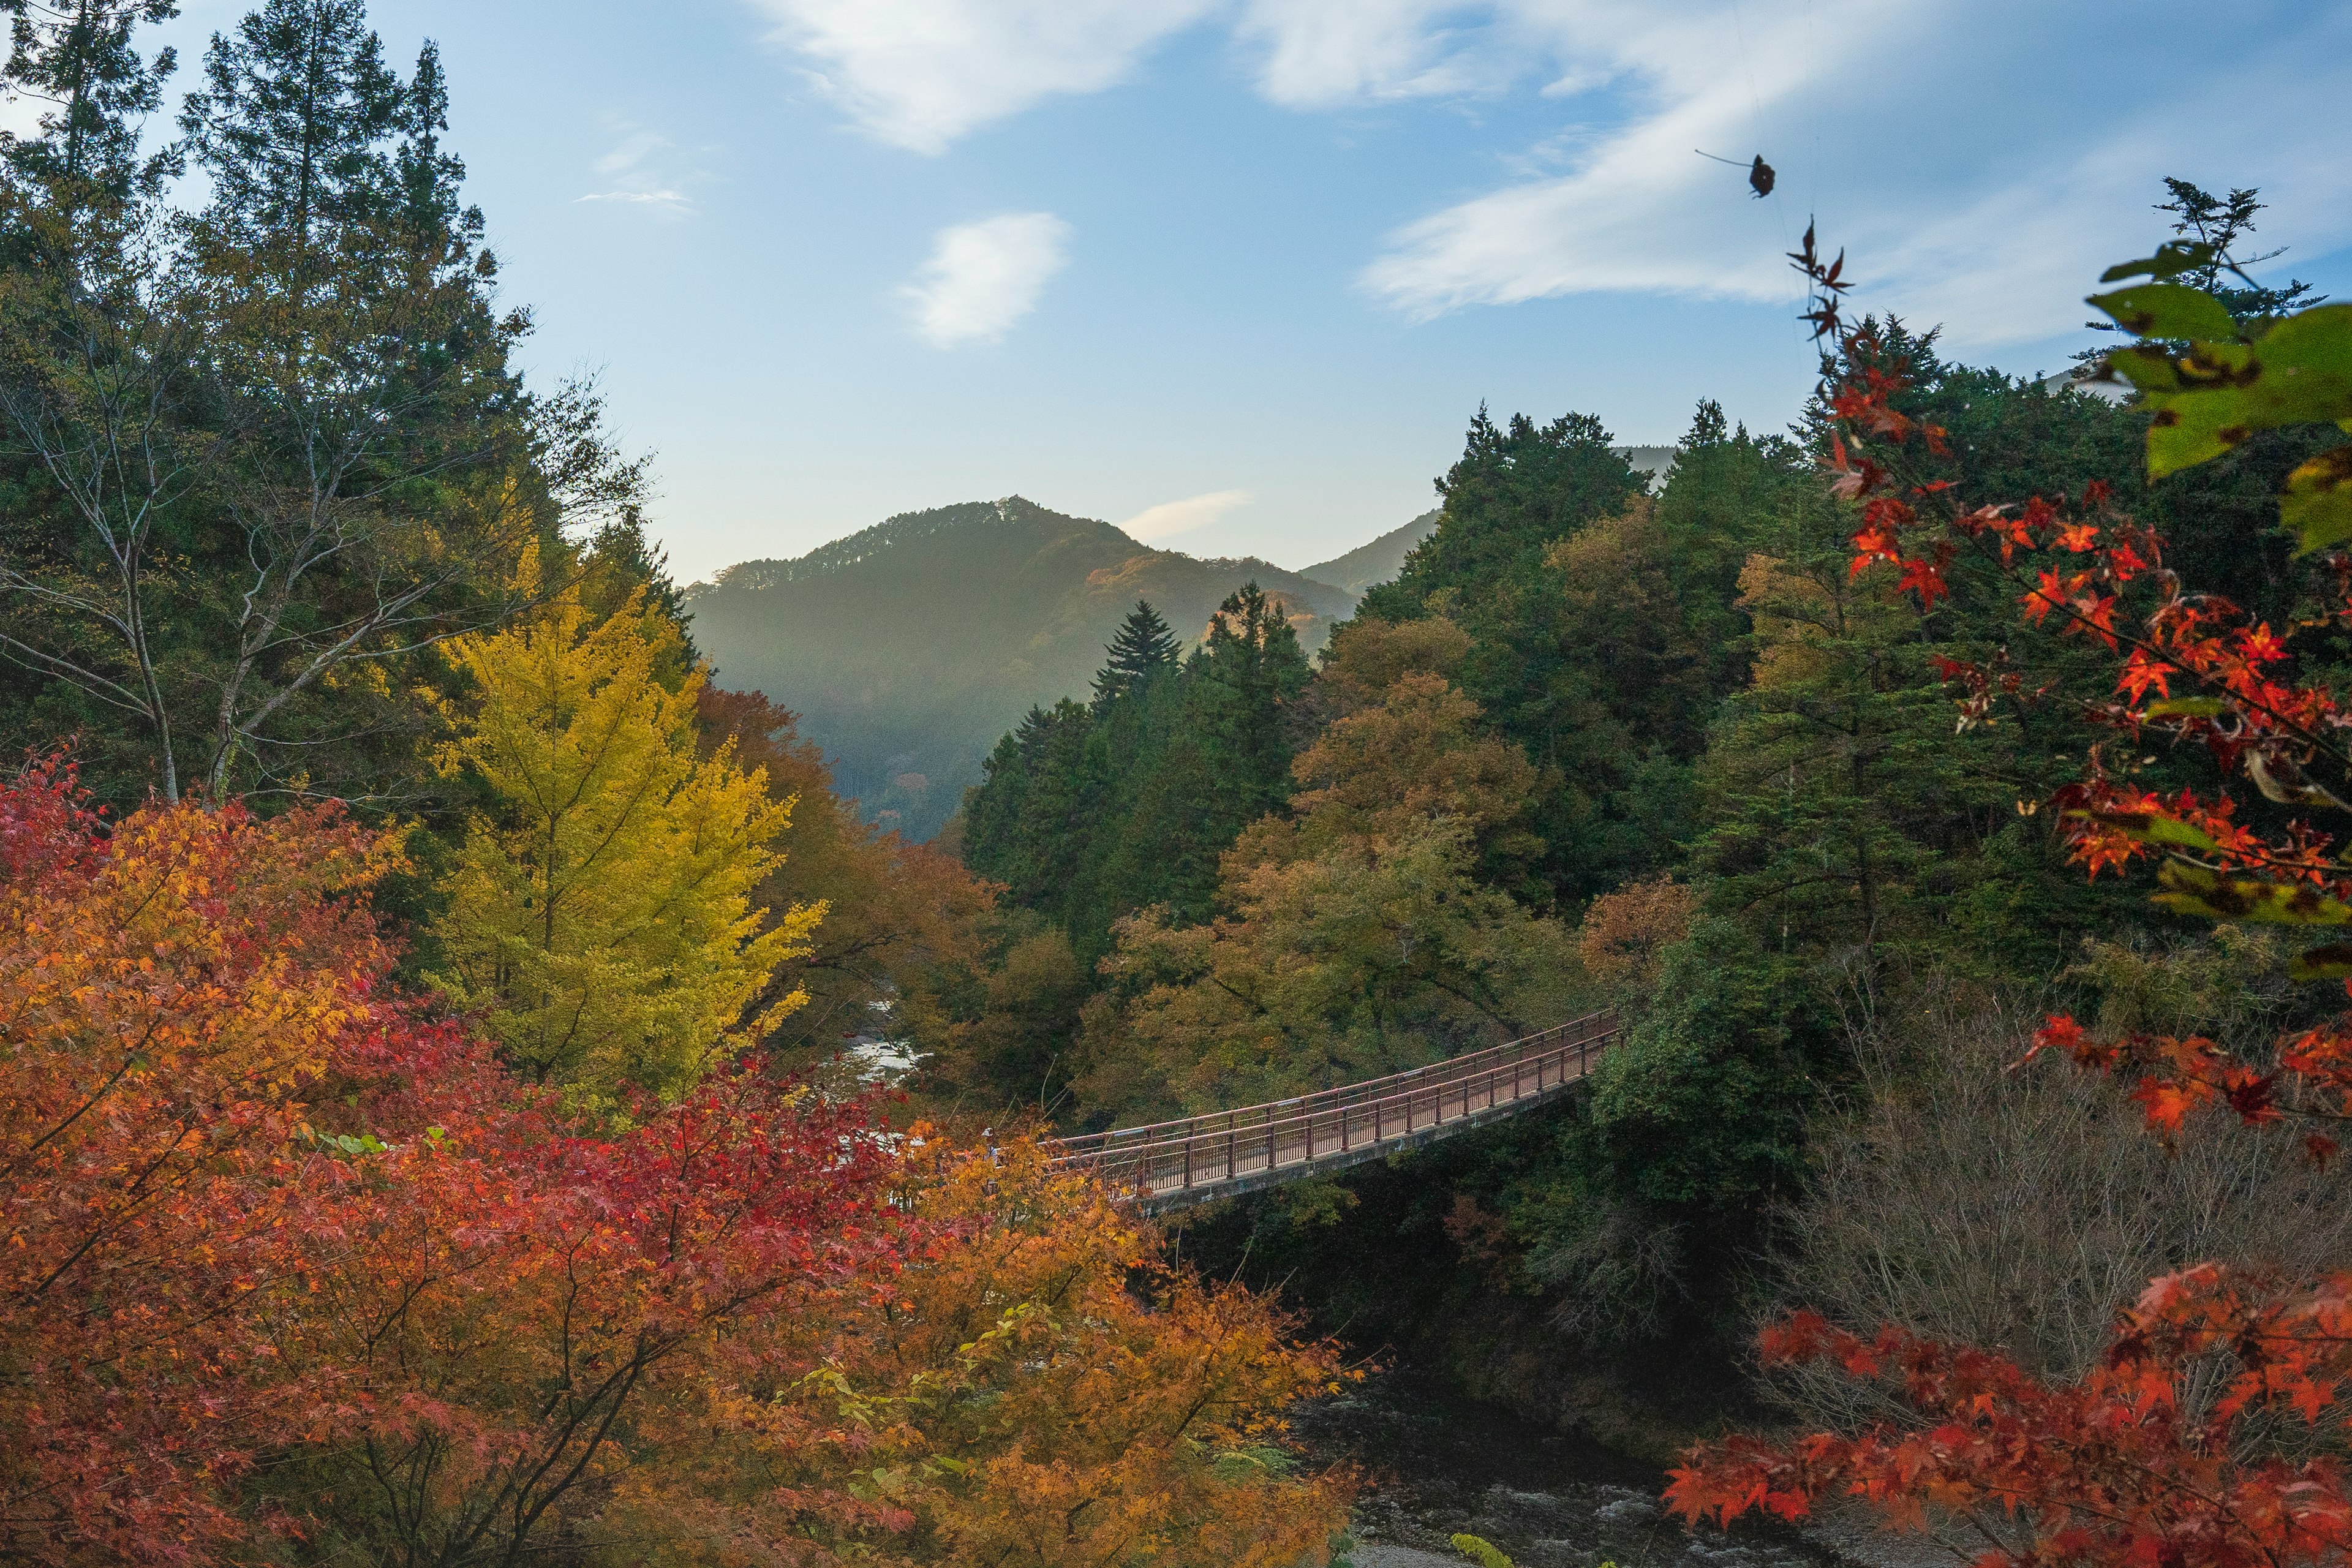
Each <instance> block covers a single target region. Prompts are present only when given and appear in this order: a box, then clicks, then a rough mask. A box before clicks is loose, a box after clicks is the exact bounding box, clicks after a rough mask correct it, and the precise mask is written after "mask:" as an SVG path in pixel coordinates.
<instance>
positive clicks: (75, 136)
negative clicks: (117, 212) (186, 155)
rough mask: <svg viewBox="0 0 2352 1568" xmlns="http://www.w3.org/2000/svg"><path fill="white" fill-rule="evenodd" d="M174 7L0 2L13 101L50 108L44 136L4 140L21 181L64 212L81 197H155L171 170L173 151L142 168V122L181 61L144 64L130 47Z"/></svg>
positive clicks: (169, 56) (112, 1)
mask: <svg viewBox="0 0 2352 1568" xmlns="http://www.w3.org/2000/svg"><path fill="white" fill-rule="evenodd" d="M179 10H180V8H179V5H178V4H177V0H0V15H5V16H8V17H9V18H10V35H11V37H10V46H11V47H10V50H9V55H8V63H7V65H6V67H5V76H6V84H7V88H8V89H9V90H10V91H11V92H14V93H16V94H19V95H21V96H23V97H26V98H31V99H34V100H37V101H39V102H42V103H45V104H47V105H48V106H49V107H48V109H47V111H46V112H44V113H43V114H42V115H41V119H40V127H41V133H40V135H38V136H37V137H34V138H30V139H24V140H20V139H17V138H15V137H10V138H7V139H6V142H5V160H6V162H7V163H8V165H9V167H10V168H11V169H12V170H13V171H14V172H15V173H16V174H18V175H20V176H23V177H26V178H29V179H32V180H35V181H37V182H40V183H43V184H52V185H56V186H60V187H62V191H61V193H60V194H61V195H63V197H64V200H65V203H66V205H68V207H79V206H80V205H83V200H84V197H85V195H89V194H97V195H103V196H107V197H110V198H112V199H114V200H118V201H119V200H122V199H124V198H127V197H129V196H130V195H132V194H133V192H134V191H137V190H141V189H145V190H147V191H151V192H152V190H153V189H154V187H155V186H156V185H157V184H160V183H161V182H162V180H163V177H164V176H165V175H166V174H169V173H170V172H171V171H172V170H173V168H174V167H176V157H175V154H174V153H173V151H171V150H166V151H164V152H162V153H156V154H155V155H154V156H152V157H151V158H149V159H147V160H145V161H144V162H142V160H141V159H140V156H139V131H140V126H139V121H140V117H141V116H143V115H146V114H150V113H152V112H153V111H154V110H155V109H156V107H157V106H158V105H160V104H161V103H162V102H163V80H164V79H165V78H167V77H169V76H170V75H171V74H172V71H173V68H174V67H175V66H176V65H177V64H178V59H177V58H176V57H175V56H174V54H173V51H172V50H170V49H165V50H163V52H161V53H160V54H158V55H157V56H156V57H155V58H153V59H152V60H148V59H144V58H142V57H141V56H140V53H139V50H138V49H137V47H134V46H133V44H132V42H131V38H132V36H133V35H134V34H135V33H136V32H137V31H138V29H139V26H140V25H141V24H142V23H157V22H167V21H169V20H171V19H172V18H173V16H178V15H179Z"/></svg>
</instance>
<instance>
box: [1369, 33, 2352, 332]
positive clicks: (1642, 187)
mask: <svg viewBox="0 0 2352 1568" xmlns="http://www.w3.org/2000/svg"><path fill="white" fill-rule="evenodd" d="M1980 3H1983V4H1985V5H1987V6H1988V9H1987V10H1977V11H1964V10H1962V9H1960V8H1958V7H1956V6H1954V5H1951V4H1950V3H1949V0H1933V3H1930V0H1908V3H1904V4H1895V3H1894V0H1813V3H1812V4H1811V5H1805V6H1803V7H1799V6H1795V5H1780V6H1771V5H1748V6H1746V7H1742V8H1738V10H1737V11H1736V12H1735V11H1733V10H1729V9H1721V8H1717V7H1713V6H1709V5H1685V6H1682V7H1677V8H1675V9H1674V10H1673V11H1668V10H1665V9H1664V8H1660V9H1658V10H1654V11H1649V12H1644V13H1643V14H1641V15H1639V16H1633V15H1627V16H1622V17H1621V18H1619V20H1620V22H1621V23H1622V26H1615V27H1612V28H1609V29H1607V30H1605V31H1604V32H1601V33H1598V34H1596V33H1594V32H1593V31H1592V30H1591V28H1590V27H1589V26H1586V24H1587V23H1588V22H1589V21H1590V16H1589V15H1588V14H1587V13H1588V12H1589V10H1590V8H1588V7H1585V6H1581V5H1575V4H1571V3H1563V4H1560V5H1556V6H1553V7H1551V8H1550V9H1549V14H1546V8H1545V7H1544V6H1542V5H1534V4H1530V5H1528V6H1527V8H1526V10H1525V11H1524V12H1523V14H1522V15H1521V16H1520V18H1519V25H1520V26H1522V27H1525V28H1529V29H1533V30H1536V31H1538V32H1540V31H1543V30H1545V29H1546V28H1548V27H1549V28H1554V29H1555V30H1554V31H1553V32H1552V34H1551V49H1550V58H1552V59H1554V60H1555V61H1557V62H1558V63H1559V65H1560V66H1561V67H1563V68H1567V69H1569V70H1571V71H1577V70H1581V71H1585V72H1588V73H1589V74H1591V75H1592V76H1594V77H1598V78H1605V79H1611V80H1613V81H1618V82H1628V81H1630V82H1633V83H1635V84H1638V91H1637V92H1636V93H1635V95H1634V107H1633V111H1632V112H1631V113H1630V114H1628V115H1627V116H1626V117H1625V118H1624V119H1623V120H1622V121H1621V122H1620V123H1617V124H1615V125H1613V126H1612V127H1611V128H1610V129H1609V130H1608V131H1607V132H1606V133H1604V134H1602V135H1601V136H1599V137H1597V138H1595V139H1594V140H1592V141H1591V142H1588V143H1587V144H1585V145H1584V146H1582V147H1580V148H1579V149H1577V150H1576V153H1575V154H1574V155H1573V156H1572V157H1571V159H1570V166H1569V168H1568V170H1567V172H1565V173H1562V174H1553V175H1549V176H1545V177H1532V175H1533V172H1532V171H1527V170H1526V166H1525V165H1521V167H1522V169H1523V171H1525V173H1523V177H1522V178H1521V179H1520V180H1519V181H1517V183H1514V184H1507V185H1505V186H1503V187H1501V188H1500V189H1497V190H1495V191H1493V192H1490V193H1488V194H1486V195H1480V196H1475V197H1473V198H1471V199H1469V200H1466V201H1464V202H1460V203H1457V204H1455V205H1452V206H1448V207H1445V208H1444V209H1442V210H1440V211H1437V212H1434V213H1432V214H1430V215H1429V216H1425V217H1423V218H1421V219H1419V220H1417V221H1415V222H1412V223H1410V224H1408V225H1406V226H1403V227H1402V228H1400V229H1399V230H1398V231H1396V232H1395V233H1394V234H1393V235H1391V237H1389V241H1388V244H1387V245H1386V247H1384V249H1383V253H1382V254H1381V255H1380V256H1379V257H1378V258H1375V259H1374V260H1373V261H1372V262H1371V263H1370V265H1369V266H1368V267H1366V268H1365V269H1364V271H1363V272H1362V274H1361V278H1360V281H1361V283H1362V285H1363V286H1364V288H1365V289H1368V290H1369V291H1370V293H1371V294H1373V295H1374V296H1376V297H1377V298H1379V299H1381V300H1384V301H1385V302H1387V303H1388V304H1390V305H1391V306H1393V307H1395V308H1396V309H1398V310H1401V311H1402V312H1404V313H1405V314H1406V315H1407V316H1409V317H1412V318H1416V319H1425V318H1428V317H1431V316H1434V315H1439V314H1443V313H1444V312H1446V311H1449V310H1457V309H1460V308H1462V307H1465V306H1470V305H1510V304H1516V303H1518V302H1520V301H1523V300H1535V299H1543V298H1551V297H1559V296H1563V295H1570V294H1583V293H1599V292H1641V293H1653V294H1659V293H1663V294H1669V295H1682V296H1687V297H1693V298H1717V299H1735V300H1759V301H1779V300H1786V299H1787V298H1789V296H1790V291H1791V288H1792V284H1791V280H1790V276H1789V274H1788V272H1787V271H1786V270H1785V268H1783V267H1782V266H1781V264H1780V255H1779V252H1780V250H1781V249H1783V248H1785V247H1786V243H1787V242H1788V241H1790V240H1792V239H1793V238H1794V234H1793V233H1792V232H1790V231H1792V230H1794V229H1797V228H1801V226H1802V224H1803V222H1804V221H1805V216H1806V214H1805V210H1804V208H1802V207H1795V206H1793V205H1790V206H1780V207H1776V206H1774V205H1771V204H1754V203H1749V202H1747V201H1746V200H1744V199H1743V194H1742V193H1740V192H1738V188H1737V179H1738V176H1737V174H1736V173H1735V172H1734V171H1730V170H1726V169H1723V168H1722V167H1720V166H1719V165H1717V164H1713V163H1706V162H1705V161H1704V160H1702V159H1699V158H1697V157H1696V156H1694V155H1693V149H1695V148H1705V149H1707V150H1709V151H1714V152H1726V153H1731V154H1733V155H1735V156H1738V155H1744V154H1746V153H1748V152H1750V151H1751V150H1752V149H1753V148H1754V146H1755V144H1756V143H1757V142H1761V143H1762V147H1763V150H1764V151H1766V152H1767V153H1769V154H1770V155H1771V156H1773V157H1774V158H1776V159H1777V160H1779V161H1780V163H1781V167H1782V173H1783V178H1784V180H1785V179H1787V178H1788V177H1789V176H1790V174H1791V173H1795V174H1799V175H1800V177H1801V178H1802V179H1803V181H1804V184H1803V186H1802V187H1801V188H1803V189H1806V190H1808V191H1810V192H1811V193H1812V194H1813V195H1817V196H1818V197H1819V199H1820V200H1821V201H1822V205H1824V206H1825V207H1827V208H1830V209H1832V210H1831V211H1828V212H1825V213H1824V214H1823V218H1824V223H1825V229H1824V232H1825V233H1829V234H1831V235H1832V237H1833V243H1835V244H1837V245H1839V246H1841V247H1847V248H1849V249H1850V250H1851V251H1852V253H1853V255H1854V257H1855V258H1856V262H1857V267H1856V268H1855V270H1856V271H1857V272H1859V273H1860V274H1861V275H1862V276H1863V277H1864V279H1865V281H1866V286H1867V288H1868V289H1869V290H1870V292H1869V293H1868V294H1867V296H1865V297H1864V298H1863V299H1862V300H1861V303H1863V304H1864V307H1865V308H1874V309H1881V310H1885V309H1893V310H1899V311H1902V312H1904V313H1906V314H1908V315H1911V316H1913V317H1914V318H1915V319H1917V320H1919V321H1923V322H1937V323H1941V324H1943V325H1944V326H1945V327H1947V329H1948V334H1949V336H1950V337H1951V339H1952V340H1953V341H1955V342H1960V343H1966V344H1971V345H1989V344H1998V343H2000V342H2019V341H2024V340H2030V339H2037V338H2042V337H2047V336H2050V335H2053V334H2056V333H2060V332H2063V331H2068V330H2070V329H2072V328H2074V327H2076V326H2078V325H2080V323H2081V320H2082V316H2083V314H2084V311H2083V308H2082V306H2081V304H2080V302H2079V297H2080V295H2081V294H2082V293H2083V292H2084V285H2085V284H2087V283H2088V282H2089V280H2090V279H2093V278H2095V277H2096V276H2097V274H2098V271H2099V269H2100V268H2101V267H2102V266H2103V265H2104V264H2105V263H2107V262H2111V261H2113V260H2116V259H2117V256H2116V255H2115V254H2111V253H2112V252H2115V251H2116V247H2118V246H2121V247H2133V246H2137V245H2140V244H2142V243H2144V242H2145V241H2146V240H2147V237H2148V231H2149V228H2150V226H2151V224H2152V221H2153V220H2152V219H2151V218H2150V217H2149V216H2148V206H2149V204H2150V201H2151V200H2152V199H2153V198H2154V197H2155V196H2156V195H2158V193H2159V191H2160V188H2161V187H2160V184H2159V181H2160V179H2161V177H2162V176H2163V175H2165V174H2176V173H2196V172H2200V171H2206V170H2212V169H2217V168H2218V169H2221V170H2223V171H2227V172H2228V173H2227V174H2225V175H2224V176H2222V177H2224V178H2242V177H2246V173H2251V174H2252V177H2253V178H2255V179H2259V180H2260V182H2261V183H2262V184H2263V188H2264V193H2265V195H2266V196H2267V197H2269V198H2271V199H2272V200H2273V202H2274V204H2275V205H2276V209H2277V210H2276V212H2275V213H2274V214H2273V217H2274V218H2276V219H2277V220H2278V222H2277V224H2276V226H2275V228H2274V229H2273V228H2266V229H2265V232H2264V238H2265V240H2270V239H2273V237H2275V238H2277V239H2283V240H2286V241H2288V242H2289V243H2293V244H2296V245H2298V246H2301V247H2305V254H2308V253H2309V252H2310V250H2311V249H2312V248H2314V247H2316V248H2319V249H2326V248H2330V247H2333V246H2334V245H2336V244H2340V243H2342V241H2343V239H2344V238H2345V237H2347V234H2352V225H2347V223H2346V222H2344V221H2343V220H2342V219H2341V218H2340V217H2339V218H2327V217H2323V216H2321V215H2327V214H2341V213H2343V212H2344V211H2345V206H2346V198H2347V195H2352V171H2347V168H2346V166H2345V164H2344V162H2343V160H2341V159H2340V158H2338V157H2336V156H2334V155H2333V154H2332V153H2330V151H2329V150H2328V148H2327V146H2326V132H2325V130H2324V127H2325V126H2326V124H2327V123H2328V122H2329V115H2328V111H2327V110H2326V104H2327V103H2329V102H2330V101H2335V100H2338V99H2340V96H2341V93H2342V90H2343V77H2342V71H2341V68H2340V66H2337V65H2334V64H2331V63H2328V62H2329V61H2330V60H2333V59H2340V58H2342V57H2341V56H2340V54H2336V52H2335V51H2334V50H2333V49H2331V48H2330V47H2326V46H2324V45H2323V44H2322V43H2321V42H2320V40H2318V39H2316V38H2305V39H2304V40H2302V41H2301V42H2300V43H2299V44H2298V46H2297V47H2296V48H2295V49H2294V50H2293V51H2283V52H2280V53H2276V54H2273V55H2271V56H2269V57H2266V58H2247V59H2241V60H2238V61H2234V62H2233V61H2229V60H2226V59H2214V60H2210V61H2209V62H2208V65H2207V67H2206V68H2205V69H2204V71H2203V73H2202V74H2201V75H2200V101H2206V102H2231V103H2234V104H2236V105H2238V106H2239V107H2238V110H2237V111H2235V112H2233V113H2229V114H2211V115H2203V116H2199V117H2195V118H2193V119H2192V118H2189V117H2183V116H2181V115H2179V113H2178V112H2177V110H2175V108H2174V107H2173V106H2171V105H2169V104H2168V103H2163V102H2151V103H2149V104H2148V105H2147V107H2146V108H2144V109H2143V108H2140V107H2139V106H2138V105H2137V102H2136V101H2135V100H2133V99H2132V98H2131V97H2130V95H2087V96H2085V95H2079V94H2077V95H2071V96H2060V95H2058V94H2056V93H2053V95H2052V96H2051V97H2049V98H2048V99H2046V100H2038V101H2037V100H2036V99H2035V98H2034V96H2033V79H2032V78H2031V77H2030V76H2026V75H2025V74H2024V73H2026V72H2027V71H2029V70H2030V69H2032V68H2036V66H2037V62H2035V61H2034V60H2033V58H2032V56H2033V54H2034V52H2035V51H2040V52H2041V53H2042V55H2043V56H2045V57H2046V56H2048V55H2050V54H2053V53H2060V52H2063V44H2064V43H2065V42H2066V40H2064V39H2063V38H2056V39H2053V38H2052V37H2046V36H2045V37H2037V36H2036V28H2037V18H2036V16H2035V15H2034V12H2033V8H2032V7H2031V6H2029V5H2017V4H2003V3H2001V0H1980ZM1993 10H1998V11H2000V12H2002V13H2005V14H2003V15H1998V16H1996V15H1992V14H1990V11H1993ZM2151 26H2153V24H2151ZM1955 28H1965V29H1966V30H1967V31H1968V32H1969V34H1970V35H1972V36H1974V37H1979V38H2001V39H2007V40H2013V47H2011V48H2009V49H2005V50H2004V51H2003V53H2004V54H2005V55H2007V56H2008V57H2009V58H2006V59H2001V60H1989V59H1987V58H1984V57H1983V55H1981V54H1979V55H1976V56H1975V57H1974V58H1971V57H1969V56H1968V55H1965V54H1964V55H1962V56H1960V58H1958V60H1957V61H1956V62H1954V63H1953V64H1950V65H1946V64H1944V63H1943V61H1942V58H1941V57H1940V55H1939V53H1938V51H1937V47H1935V44H1936V40H1937V39H1938V38H1943V37H1953V36H1955V34H1954V31H1953V30H1954V29H1955ZM2322 30H2323V31H2332V32H2334V33H2335V34H2336V47H2339V48H2340V47H2347V46H2352V27H2347V26H2346V25H2345V19H2344V18H2343V17H2341V16H2339V17H2337V18H2336V25H2335V26H2333V27H2332V28H2324V29H2322ZM1890 62H1900V63H1901V65H1902V68H1901V69H1893V68H1889V66H1890ZM2002 70H2006V71H2007V72H2009V75H2008V77H2007V78H2006V79H2004V80H2003V81H2002V84H2001V88H2002V92H2003V95H2004V100H2003V101H2002V102H2001V103H2000V104H1997V105H1996V104H1992V103H1988V102H1987V101H1986V100H1985V99H1984V96H1983V94H1984V89H1983V85H1982V84H1983V82H1984V80H1985V79H1987V77H1988V75H1989V74H1990V73H1991V72H1995V71H2002ZM2116 70H2118V71H2124V72H2126V74H2127V68H2126V67H2123V66H2121V65H2117V66H2116ZM2045 80H2046V78H2045ZM2053 85H2056V83H2053ZM1823 121H1828V123H1829V124H1831V125H1832V127H1833V128H1834V129H1835V134H1834V135H1833V136H1832V138H1830V139H1829V140H1827V141H1826V142H1825V141H1824V138H1823V137H1822V134H1821V129H1820V128H1821V126H1822V123H1823ZM1896 126H1914V127H1918V128H1919V130H1918V131H1917V132H1916V133H1914V134H1886V133H1880V130H1876V129H1874V128H1892V127H1896ZM1934 139H1941V140H1942V141H1943V142H1944V145H1943V146H1942V147H1941V148H1937V146H1935V144H1934ZM1800 160H1802V163H1800ZM2242 172H2246V173H2242ZM1727 175H1728V176H1730V178H1729V179H1728V180H1727V178H1726V176H1727ZM2206 177H2207V178H2209V179H2211V178H2213V176H2211V175H2210V174H2209V175H2207V176H2206ZM2294 214H2300V215H2303V216H2302V217H2301V219H2300V222H2301V223H2302V224H2303V226H2305V233H2303V234H2301V235H2298V234H2294V233H2291V232H2290V224H2292V223H2294V222H2296V221H2298V220H2297V219H2295V218H2294V217H2293V216H2290V215H2294ZM2315 220H2316V221H2315ZM2315 231H2316V232H2315Z"/></svg>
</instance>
